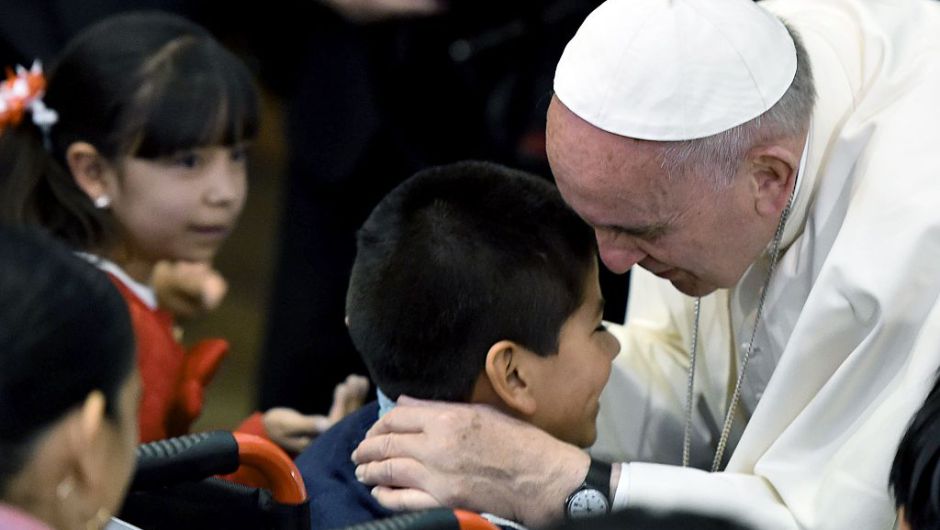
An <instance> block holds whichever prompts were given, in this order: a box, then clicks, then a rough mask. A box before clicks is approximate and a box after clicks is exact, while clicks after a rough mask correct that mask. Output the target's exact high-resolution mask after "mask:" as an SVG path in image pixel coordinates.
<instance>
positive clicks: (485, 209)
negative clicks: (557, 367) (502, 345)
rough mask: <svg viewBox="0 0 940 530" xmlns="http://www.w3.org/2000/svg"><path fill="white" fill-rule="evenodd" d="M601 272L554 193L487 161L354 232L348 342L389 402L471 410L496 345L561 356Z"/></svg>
mask: <svg viewBox="0 0 940 530" xmlns="http://www.w3.org/2000/svg"><path fill="white" fill-rule="evenodd" d="M595 263H596V247H595V243H594V237H593V233H592V232H591V229H590V228H589V227H588V226H587V225H586V224H585V223H584V222H583V221H581V219H579V218H578V216H577V215H576V214H575V213H574V212H573V211H572V210H571V209H569V208H568V206H567V205H566V204H565V203H564V202H563V201H562V199H561V196H560V195H559V194H558V191H557V190H556V189H555V188H554V186H552V185H551V184H550V183H548V182H546V181H544V180H542V179H540V178H538V177H536V176H533V175H529V174H526V173H523V172H520V171H515V170H511V169H508V168H505V167H503V166H499V165H497V164H490V163H484V162H461V163H457V164H452V165H447V166H441V167H436V168H431V169H427V170H424V171H421V172H419V173H417V174H415V175H414V176H413V177H411V178H410V179H408V180H407V181H405V182H404V183H402V184H401V185H399V186H398V187H397V188H396V189H395V190H393V191H392V192H391V193H390V194H389V195H388V196H386V197H385V198H384V199H383V200H382V201H381V202H380V203H379V205H378V206H376V208H375V210H373V211H372V214H371V215H370V216H369V218H368V219H367V220H366V222H365V224H364V225H363V226H362V228H361V229H360V230H359V234H358V253H357V255H356V261H355V264H354V265H353V270H352V277H351V280H350V283H349V291H348V294H347V298H346V314H347V315H348V317H349V333H350V336H351V337H352V340H353V343H354V344H355V345H356V348H357V349H358V350H359V352H360V353H361V354H362V356H363V359H364V360H365V362H366V365H367V366H368V368H369V371H370V373H371V375H372V377H373V379H374V380H375V382H376V385H377V386H378V387H379V388H380V389H381V390H382V391H383V392H384V393H385V394H387V395H388V396H389V397H391V398H392V399H397V398H398V396H399V395H401V394H403V393H405V394H408V395H411V396H414V397H419V398H424V399H441V400H449V401H467V400H469V398H470V396H471V393H472V390H473V385H474V383H475V382H476V380H477V377H478V376H479V374H480V372H481V370H483V367H484V363H485V359H486V354H487V352H488V350H489V349H490V347H491V346H492V345H493V344H495V343H496V342H498V341H500V340H512V341H515V342H517V343H519V344H521V345H523V346H524V347H526V348H528V349H530V350H532V351H534V352H536V353H537V354H539V355H551V354H555V353H557V352H558V340H559V332H560V330H561V327H562V324H564V322H565V320H567V319H568V317H569V316H570V315H571V314H572V313H573V312H574V311H575V310H576V309H577V308H578V307H579V306H580V305H581V303H582V302H583V299H584V297H585V284H586V282H587V275H588V274H589V273H590V271H591V270H592V267H594V266H595Z"/></svg>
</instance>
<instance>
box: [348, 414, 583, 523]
mask: <svg viewBox="0 0 940 530" xmlns="http://www.w3.org/2000/svg"><path fill="white" fill-rule="evenodd" d="M353 460H354V461H355V462H356V463H357V464H359V466H358V467H357V468H356V476H357V477H358V478H359V480H361V481H362V482H364V483H366V484H377V485H378V486H376V487H375V488H374V489H373V491H372V494H373V495H374V496H375V497H376V498H377V499H378V500H379V502H381V503H382V504H383V505H385V506H386V507H388V508H390V509H393V510H420V509H425V508H431V507H434V506H439V505H444V506H449V507H452V508H467V509H470V510H475V511H478V512H484V511H485V512H490V513H494V514H496V515H500V516H503V517H507V518H509V519H512V520H515V521H519V522H522V523H523V524H525V525H527V526H542V525H544V524H546V523H548V522H551V521H553V520H555V519H558V518H560V517H561V516H562V505H563V504H564V500H565V498H566V496H567V495H568V494H569V493H571V492H572V491H574V490H575V489H576V488H577V487H578V486H579V485H580V484H581V481H582V480H583V479H584V477H585V475H586V474H587V468H588V465H589V462H590V458H589V457H588V455H587V453H585V452H584V451H582V450H580V449H578V448H577V447H575V446H573V445H569V444H566V443H564V442H561V441H558V440H556V439H555V438H552V437H551V436H550V435H548V434H546V433H545V432H544V431H541V430H539V429H538V428H536V427H534V426H532V425H529V424H527V423H523V422H521V421H519V420H516V419H513V418H510V417H509V416H506V415H504V414H501V413H499V412H497V411H496V410H494V409H492V408H490V407H487V406H483V405H465V404H454V403H440V402H431V401H421V400H417V399H412V398H408V397H405V396H403V397H402V398H401V399H399V400H398V406H396V407H395V408H394V409H393V410H392V411H391V412H389V413H388V414H386V415H385V416H383V417H382V419H380V420H379V421H378V422H377V423H376V424H375V425H373V426H372V428H371V429H370V430H369V432H368V433H367V434H366V439H365V440H363V441H362V443H361V444H359V447H358V448H357V449H356V450H355V451H354V452H353Z"/></svg>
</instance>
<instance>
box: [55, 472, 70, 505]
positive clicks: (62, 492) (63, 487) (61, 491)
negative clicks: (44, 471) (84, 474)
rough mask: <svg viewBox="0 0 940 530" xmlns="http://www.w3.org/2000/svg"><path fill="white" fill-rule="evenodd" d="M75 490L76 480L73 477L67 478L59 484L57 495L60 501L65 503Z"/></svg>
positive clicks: (56, 489) (56, 490)
mask: <svg viewBox="0 0 940 530" xmlns="http://www.w3.org/2000/svg"><path fill="white" fill-rule="evenodd" d="M74 489H75V479H73V478H72V477H66V478H64V479H62V482H59V485H58V486H56V488H55V495H56V497H58V498H59V500H60V501H64V500H65V499H68V498H69V495H71V494H72V491H73V490H74Z"/></svg>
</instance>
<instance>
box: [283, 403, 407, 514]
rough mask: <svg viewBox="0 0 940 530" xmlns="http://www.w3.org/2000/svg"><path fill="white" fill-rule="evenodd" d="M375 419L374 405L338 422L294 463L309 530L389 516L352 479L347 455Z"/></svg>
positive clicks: (376, 406) (368, 491)
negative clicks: (306, 498) (305, 496)
mask: <svg viewBox="0 0 940 530" xmlns="http://www.w3.org/2000/svg"><path fill="white" fill-rule="evenodd" d="M378 417H379V405H378V402H374V401H373V402H371V403H369V404H366V405H363V407H362V408H360V409H359V410H357V411H356V412H353V413H352V414H350V415H348V416H346V417H345V418H343V419H342V420H340V421H339V422H338V423H337V424H336V425H334V426H333V427H331V428H330V429H329V430H328V431H326V432H325V433H323V434H321V435H320V436H318V437H317V439H316V440H314V442H313V443H312V444H310V447H308V448H307V449H306V450H305V451H304V452H303V453H301V454H300V456H298V457H297V459H296V460H295V463H296V464H297V468H298V469H299V470H300V474H301V476H302V477H303V479H304V485H306V487H307V494H308V495H309V497H310V519H311V528H312V529H313V530H317V529H326V528H338V527H343V526H349V525H352V524H357V523H362V522H366V521H372V520H374V519H380V518H383V517H388V516H389V515H392V512H391V511H389V510H387V509H386V508H384V507H382V505H380V504H379V503H378V501H376V500H375V498H374V497H373V496H372V494H371V492H370V490H369V488H368V487H367V486H365V485H364V484H362V483H361V482H359V481H358V480H357V479H356V466H355V465H354V464H353V462H352V459H351V458H350V455H352V452H353V450H354V449H355V448H356V447H357V446H358V445H359V442H361V441H362V440H363V438H365V436H366V432H367V431H368V430H369V428H370V427H372V424H374V423H375V422H376V421H377V420H378Z"/></svg>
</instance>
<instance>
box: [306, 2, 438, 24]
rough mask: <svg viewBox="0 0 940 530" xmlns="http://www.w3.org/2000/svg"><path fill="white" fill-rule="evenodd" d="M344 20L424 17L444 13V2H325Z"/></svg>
mask: <svg viewBox="0 0 940 530" xmlns="http://www.w3.org/2000/svg"><path fill="white" fill-rule="evenodd" d="M323 2H324V3H325V4H326V5H328V6H329V7H331V8H332V9H333V10H334V11H336V12H337V13H339V14H340V15H341V16H342V17H343V18H345V19H347V20H349V21H350V22H355V23H357V24H367V23H370V22H379V21H382V20H388V19H392V18H406V17H422V16H430V15H436V14H438V13H441V12H443V11H444V7H445V5H444V2H443V0H323Z"/></svg>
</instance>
